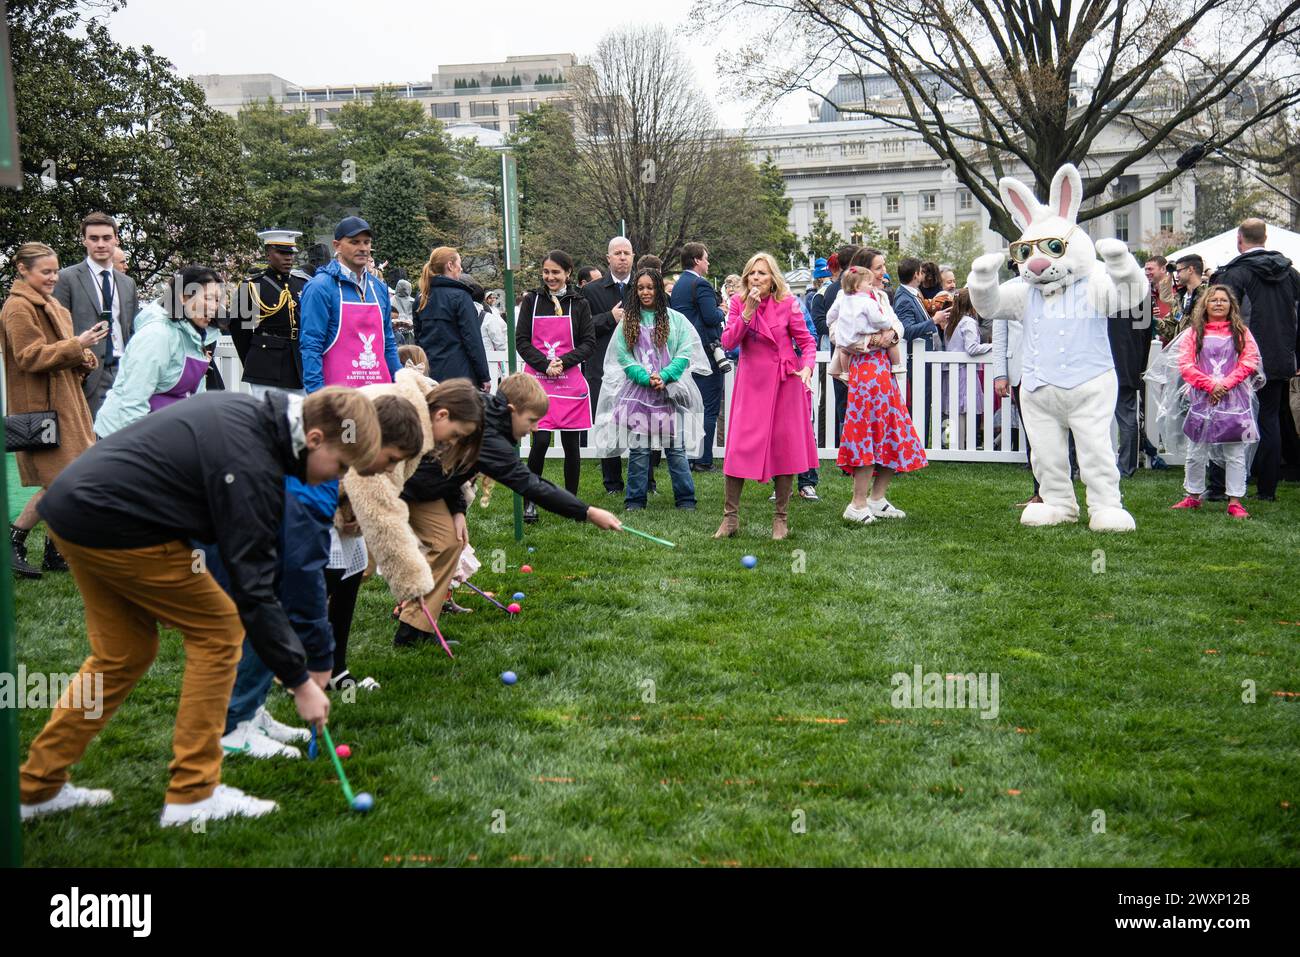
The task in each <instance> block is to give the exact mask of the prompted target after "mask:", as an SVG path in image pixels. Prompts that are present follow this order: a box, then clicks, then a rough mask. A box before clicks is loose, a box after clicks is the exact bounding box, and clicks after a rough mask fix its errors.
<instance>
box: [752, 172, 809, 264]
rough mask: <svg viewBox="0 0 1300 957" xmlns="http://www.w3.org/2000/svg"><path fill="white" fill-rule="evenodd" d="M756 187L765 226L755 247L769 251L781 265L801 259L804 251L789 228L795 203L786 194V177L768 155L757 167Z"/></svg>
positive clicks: (797, 238)
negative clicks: (765, 231) (792, 259)
mask: <svg viewBox="0 0 1300 957" xmlns="http://www.w3.org/2000/svg"><path fill="white" fill-rule="evenodd" d="M758 187H759V190H760V193H759V203H760V204H761V206H762V208H763V215H764V222H765V224H766V226H767V233H766V235H764V236H763V237H762V241H761V242H760V243H759V246H758V248H760V249H766V250H768V251H769V252H771V253H772V255H774V256H776V257H777V260H778V261H779V262H781V263H785V262H788V261H789V258H790V256H796V257H801V256H802V255H803V248H802V247H801V246H800V244H799V237H798V236H796V235H795V234H794V232H793V231H792V230H791V229H790V207H792V206H793V205H794V200H792V199H790V197H788V196H787V195H786V194H785V177H784V176H782V175H781V169H780V167H779V166H777V165H776V163H774V162H773V161H772V157H771V156H767V157H764V159H763V162H762V163H760V164H759V165H758Z"/></svg>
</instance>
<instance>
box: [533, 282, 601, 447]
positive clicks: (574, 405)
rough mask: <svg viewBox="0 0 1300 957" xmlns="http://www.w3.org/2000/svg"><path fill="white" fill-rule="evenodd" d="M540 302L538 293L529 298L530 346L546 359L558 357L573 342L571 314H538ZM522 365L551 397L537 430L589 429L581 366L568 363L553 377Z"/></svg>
mask: <svg viewBox="0 0 1300 957" xmlns="http://www.w3.org/2000/svg"><path fill="white" fill-rule="evenodd" d="M540 301H541V297H540V296H538V297H537V298H535V299H534V300H533V345H534V346H536V347H537V348H538V350H540V351H541V353H542V355H544V356H546V358H547V359H548V360H550V359H558V358H560V356H562V355H564V354H565V353H566V352H572V351H573V347H574V346H575V345H576V343H575V342H574V341H573V317H572V316H539V315H538V314H537V303H538V302H540ZM524 368H525V369H526V370H527V371H528V373H529V374H530V375H531V376H533V377H534V378H535V379H537V381H538V382H540V383H541V384H542V391H543V392H545V393H546V394H547V395H548V396H550V398H551V407H550V408H549V409H548V410H547V412H546V415H545V416H543V418H542V420H541V421H540V422H538V423H537V427H538V428H539V429H545V430H546V431H548V432H552V431H556V432H582V431H585V430H586V429H589V428H591V400H590V399H589V398H588V392H587V380H586V379H584V378H583V376H582V366H581V365H576V366H569V368H567V369H565V370H564V374H563V375H562V376H560V377H559V378H557V379H552V378H551V377H549V376H547V375H546V374H545V373H541V372H538V371H537V370H536V369H534V368H533V367H532V366H530V365H528V364H527V363H525V364H524Z"/></svg>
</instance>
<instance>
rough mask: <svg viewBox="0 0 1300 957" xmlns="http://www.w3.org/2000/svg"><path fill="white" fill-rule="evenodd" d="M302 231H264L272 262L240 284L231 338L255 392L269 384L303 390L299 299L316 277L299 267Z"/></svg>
mask: <svg viewBox="0 0 1300 957" xmlns="http://www.w3.org/2000/svg"><path fill="white" fill-rule="evenodd" d="M301 235H302V233H300V232H295V231H293V230H289V229H268V230H264V231H262V232H260V233H258V234H257V238H258V239H260V240H261V241H262V242H263V243H264V244H265V245H266V261H267V267H266V268H265V269H263V270H261V271H259V272H256V273H253V275H251V276H249V277H248V279H246V280H245V281H244V282H243V283H241V284H240V286H239V295H238V297H237V300H236V307H235V308H236V312H235V315H234V317H233V318H232V321H231V323H230V338H231V340H232V341H233V342H234V344H235V351H236V352H238V353H239V361H240V362H242V363H243V365H244V375H243V381H244V382H247V383H248V384H249V386H250V387H251V391H252V392H253V394H254V395H258V394H260V393H262V392H264V391H265V390H266V389H268V388H271V389H280V390H282V391H285V392H298V393H301V392H302V354H301V352H300V351H299V345H298V326H299V315H298V300H299V296H300V295H301V293H302V289H303V287H304V286H305V285H307V281H308V279H309V278H310V277H309V276H307V275H306V274H305V273H303V272H302V271H300V270H298V269H294V268H293V257H294V256H295V255H296V254H297V252H298V246H297V239H298V237H299V236H301Z"/></svg>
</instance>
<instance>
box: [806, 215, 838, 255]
mask: <svg viewBox="0 0 1300 957" xmlns="http://www.w3.org/2000/svg"><path fill="white" fill-rule="evenodd" d="M843 245H844V237H843V236H841V235H840V234H839V233H838V232H836V231H835V228H834V227H833V226H831V221H830V219H828V218H827V216H826V214H825V213H823V212H819V213H817V214H816V215H814V216H813V222H812V228H811V229H809V230H808V235H806V236H804V238H803V248H804V252H806V253H807V254H808V258H810V259H818V258H829V257H830V254H831V253H833V252H835V250H837V249H839V248H840V247H841V246H843Z"/></svg>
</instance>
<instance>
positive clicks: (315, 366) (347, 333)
mask: <svg viewBox="0 0 1300 957" xmlns="http://www.w3.org/2000/svg"><path fill="white" fill-rule="evenodd" d="M372 242H373V239H372V237H371V234H370V224H369V223H367V222H366V221H365V220H364V219H362V218H361V217H359V216H349V217H348V218H347V219H345V220H343V221H342V222H341V223H339V224H338V226H336V227H335V228H334V258H333V259H332V260H330V261H329V262H328V263H326V264H325V265H324V266H323V267H321V268H320V269H318V270H316V275H315V276H313V277H312V280H311V282H309V283H307V285H306V286H305V287H303V290H302V298H301V302H300V307H301V316H302V332H301V335H300V337H299V342H300V344H301V348H302V384H303V388H304V389H305V390H306V391H307V392H308V393H312V392H315V391H317V390H319V389H323V388H324V387H325V386H327V385H346V386H352V387H353V388H360V387H361V386H363V385H370V384H371V383H373V382H391V381H393V376H394V375H396V374H397V370H398V369H400V368H401V367H402V364H401V362H399V361H398V359H397V340H396V339H395V338H394V337H393V323H392V319H391V318H390V316H389V310H390V303H389V300H388V286H387V284H386V283H384V281H383V280H382V279H377V278H375V277H374V276H373V275H371V273H370V247H371V244H372ZM381 332H382V334H383V347H382V348H383V358H382V364H381V360H380V357H379V356H378V355H376V350H375V344H376V342H375V340H376V339H377V338H378V335H379V333H381Z"/></svg>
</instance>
